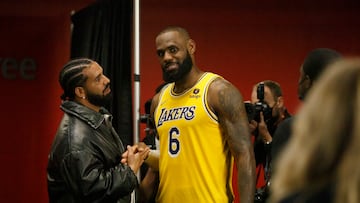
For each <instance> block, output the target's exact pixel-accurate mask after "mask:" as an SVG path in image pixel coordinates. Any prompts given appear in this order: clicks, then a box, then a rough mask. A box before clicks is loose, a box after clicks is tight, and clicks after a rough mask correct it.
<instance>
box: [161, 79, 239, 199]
mask: <svg viewBox="0 0 360 203" xmlns="http://www.w3.org/2000/svg"><path fill="white" fill-rule="evenodd" d="M218 77H220V76H218V75H216V74H213V73H204V75H203V76H202V77H201V78H200V79H199V81H198V82H197V83H196V84H195V85H194V86H193V87H192V88H191V89H189V90H188V91H186V92H184V93H182V94H175V93H174V92H173V91H172V90H173V87H174V84H169V85H168V86H167V87H166V88H164V89H163V91H162V92H161V95H160V100H159V105H158V106H157V107H156V110H155V113H154V116H155V125H156V128H157V131H158V133H159V138H160V160H159V174H160V185H159V192H158V195H157V201H158V202H161V203H168V202H171V203H184V202H186V203H191V202H196V203H199V202H200V203H202V202H206V203H211V202H214V203H225V202H232V200H233V192H232V187H231V184H232V181H231V180H232V164H233V159H232V157H231V155H230V152H229V151H228V150H226V149H227V147H225V145H226V142H225V141H224V139H223V137H222V135H221V131H220V127H219V123H218V121H217V117H216V115H215V114H214V112H212V111H211V110H210V108H209V106H208V103H207V90H208V87H209V85H210V83H211V82H212V81H213V80H214V79H216V78H218Z"/></svg>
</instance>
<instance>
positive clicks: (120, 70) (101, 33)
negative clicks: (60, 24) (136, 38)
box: [71, 0, 133, 145]
mask: <svg viewBox="0 0 360 203" xmlns="http://www.w3.org/2000/svg"><path fill="white" fill-rule="evenodd" d="M132 12H133V8H132V1H130V0H102V1H98V2H96V3H94V4H92V5H90V6H88V7H86V8H84V9H82V10H80V11H78V12H76V13H75V14H74V15H72V17H71V20H72V23H73V31H72V38H71V40H72V41H71V58H77V57H88V58H91V59H93V60H95V61H97V62H98V63H99V64H100V65H101V66H102V67H103V69H104V74H105V75H106V76H107V77H109V79H110V80H111V89H112V93H113V101H112V102H111V105H110V106H107V107H106V108H107V109H108V110H109V111H110V112H111V113H112V114H113V116H114V118H113V125H114V128H115V129H116V131H117V132H118V134H119V136H120V138H121V140H122V141H123V143H124V145H127V144H132V143H133V136H132V135H133V128H132V126H133V116H132V93H131V90H132V85H131V75H132V74H131V70H132V68H131V39H132V37H131V36H132Z"/></svg>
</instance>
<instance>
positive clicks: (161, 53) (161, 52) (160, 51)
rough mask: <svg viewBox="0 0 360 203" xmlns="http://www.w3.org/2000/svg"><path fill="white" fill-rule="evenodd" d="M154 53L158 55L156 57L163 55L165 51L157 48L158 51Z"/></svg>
mask: <svg viewBox="0 0 360 203" xmlns="http://www.w3.org/2000/svg"><path fill="white" fill-rule="evenodd" d="M156 54H157V55H158V57H163V56H164V54H165V52H164V51H162V50H159V51H157V52H156Z"/></svg>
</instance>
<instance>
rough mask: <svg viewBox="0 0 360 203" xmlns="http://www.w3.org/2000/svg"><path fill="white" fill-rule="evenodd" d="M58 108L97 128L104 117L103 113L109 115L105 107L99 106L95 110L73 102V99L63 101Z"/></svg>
mask: <svg viewBox="0 0 360 203" xmlns="http://www.w3.org/2000/svg"><path fill="white" fill-rule="evenodd" d="M60 108H61V109H62V110H63V111H64V112H66V113H68V114H70V115H73V116H75V117H77V118H79V119H80V120H83V121H85V122H86V123H88V124H89V125H90V126H91V127H92V128H94V129H97V128H99V127H100V125H101V124H102V123H103V122H104V120H105V118H104V115H103V114H109V115H111V114H110V113H109V112H108V111H107V110H106V109H105V108H103V107H101V109H100V111H99V112H96V111H94V110H92V109H89V108H88V107H86V106H84V105H82V104H80V103H77V102H74V101H63V103H62V104H61V106H60Z"/></svg>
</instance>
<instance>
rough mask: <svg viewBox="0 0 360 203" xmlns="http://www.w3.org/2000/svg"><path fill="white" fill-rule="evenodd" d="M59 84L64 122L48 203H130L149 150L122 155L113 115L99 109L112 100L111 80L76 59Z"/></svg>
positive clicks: (50, 167) (55, 146) (50, 175)
mask: <svg viewBox="0 0 360 203" xmlns="http://www.w3.org/2000/svg"><path fill="white" fill-rule="evenodd" d="M59 82H60V84H61V87H62V88H63V90H64V94H63V95H62V97H61V98H62V100H63V102H62V104H61V109H62V110H63V111H64V116H63V118H62V121H61V123H60V126H59V128H58V131H57V133H56V137H55V139H54V142H53V144H52V147H51V152H50V154H49V160H48V167H47V182H48V193H49V202H64V203H72V202H107V203H109V202H130V194H131V192H132V191H133V190H134V189H135V188H136V187H137V185H138V181H137V176H136V175H135V174H136V173H137V171H138V170H139V168H140V166H141V164H142V163H143V161H144V159H145V158H146V157H147V155H148V153H149V149H148V148H140V147H138V146H137V145H135V146H132V147H130V146H127V151H126V153H124V152H125V149H124V146H123V144H122V142H121V140H120V138H119V137H118V135H117V133H116V132H115V130H114V128H113V127H112V125H111V115H110V113H109V112H108V111H107V110H106V109H104V108H103V107H101V106H104V105H105V104H106V103H107V102H108V101H109V100H110V99H111V90H110V80H109V79H108V78H107V77H106V76H105V75H103V70H102V68H101V67H100V66H99V64H97V63H96V62H95V61H92V60H90V59H74V60H71V61H69V62H68V63H67V64H66V65H65V66H64V68H63V69H62V70H61V72H60V77H59ZM122 156H123V157H122ZM124 156H126V160H127V163H124V164H123V163H121V159H122V158H124Z"/></svg>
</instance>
